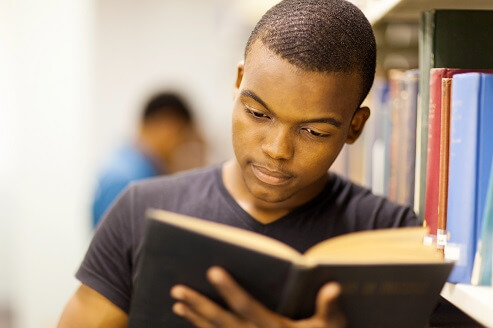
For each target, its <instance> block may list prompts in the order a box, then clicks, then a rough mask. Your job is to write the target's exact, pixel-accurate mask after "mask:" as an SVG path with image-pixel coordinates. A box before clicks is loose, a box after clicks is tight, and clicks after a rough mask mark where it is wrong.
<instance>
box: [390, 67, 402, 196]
mask: <svg viewBox="0 0 493 328" xmlns="http://www.w3.org/2000/svg"><path fill="white" fill-rule="evenodd" d="M389 80H390V102H391V103H390V108H391V110H390V111H391V114H390V115H391V133H390V153H389V155H390V161H389V164H390V175H389V181H388V198H389V199H390V200H393V201H396V202H399V198H398V190H399V175H400V174H399V171H400V167H401V165H402V164H401V163H400V162H401V159H400V157H401V156H399V155H400V150H401V148H402V147H401V144H400V139H401V138H402V136H401V134H402V133H401V132H402V131H401V130H402V129H401V121H402V117H401V116H402V115H403V111H402V104H403V101H402V100H403V99H402V92H403V86H404V72H403V71H401V70H398V69H393V70H390V72H389Z"/></svg>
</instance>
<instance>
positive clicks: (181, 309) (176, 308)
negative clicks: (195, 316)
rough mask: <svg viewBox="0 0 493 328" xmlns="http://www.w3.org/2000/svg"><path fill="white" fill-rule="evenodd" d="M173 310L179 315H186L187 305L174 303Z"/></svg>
mask: <svg viewBox="0 0 493 328" xmlns="http://www.w3.org/2000/svg"><path fill="white" fill-rule="evenodd" d="M173 312H174V313H175V314H178V315H181V316H182V315H185V307H184V306H183V304H181V303H175V304H174V305H173Z"/></svg>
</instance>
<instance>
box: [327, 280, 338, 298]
mask: <svg viewBox="0 0 493 328" xmlns="http://www.w3.org/2000/svg"><path fill="white" fill-rule="evenodd" d="M340 291H341V288H340V287H339V285H338V284H335V283H331V284H328V285H327V287H326V288H325V294H326V295H327V296H329V295H330V296H337V295H338V294H339V293H340Z"/></svg>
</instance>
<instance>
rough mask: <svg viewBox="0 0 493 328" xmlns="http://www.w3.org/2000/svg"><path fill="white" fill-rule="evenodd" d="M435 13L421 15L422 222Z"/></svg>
mask: <svg viewBox="0 0 493 328" xmlns="http://www.w3.org/2000/svg"><path fill="white" fill-rule="evenodd" d="M434 22H435V11H427V12H423V13H422V14H421V23H420V26H421V30H420V35H419V49H420V52H419V67H420V81H419V92H420V97H419V98H420V106H419V108H420V114H419V116H420V122H419V124H418V125H419V126H420V129H421V131H420V132H419V133H418V136H419V140H416V142H417V143H419V147H417V148H418V149H419V151H420V153H419V155H417V156H416V159H417V161H416V179H415V180H416V188H415V197H414V202H415V208H416V209H417V210H418V211H417V214H418V216H419V218H420V219H421V221H424V212H425V191H426V163H427V155H428V152H427V150H428V112H429V111H428V107H429V102H430V93H429V83H430V69H431V68H432V67H434V47H433V45H434V42H433V40H434V25H435V23H434Z"/></svg>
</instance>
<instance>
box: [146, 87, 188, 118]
mask: <svg viewBox="0 0 493 328" xmlns="http://www.w3.org/2000/svg"><path fill="white" fill-rule="evenodd" d="M158 115H171V116H175V117H179V118H182V119H183V120H185V122H187V123H191V122H192V112H191V111H190V109H189V107H188V105H187V104H186V102H185V101H184V100H183V98H182V97H181V96H180V95H178V94H177V93H175V92H161V93H158V94H156V95H154V96H153V97H151V98H150V99H149V100H148V102H147V104H146V105H145V107H144V111H143V113H142V120H143V121H144V122H146V121H149V120H152V119H153V118H154V117H156V116H158Z"/></svg>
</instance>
